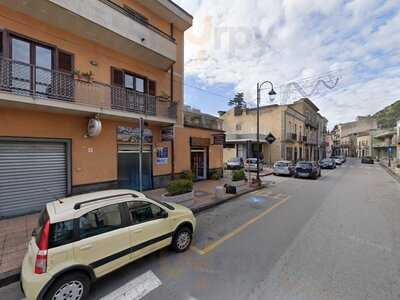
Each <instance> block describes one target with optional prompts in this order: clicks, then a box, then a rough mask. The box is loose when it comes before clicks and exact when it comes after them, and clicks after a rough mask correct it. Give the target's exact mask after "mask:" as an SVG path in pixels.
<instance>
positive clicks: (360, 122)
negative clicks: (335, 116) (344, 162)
mask: <svg viewBox="0 0 400 300" xmlns="http://www.w3.org/2000/svg"><path fill="white" fill-rule="evenodd" d="M376 128H378V124H377V121H376V119H375V118H374V117H372V116H358V117H357V120H356V121H353V122H347V123H341V124H338V125H337V127H336V135H337V139H338V140H337V141H338V143H337V145H335V148H336V149H335V152H336V155H345V156H351V157H357V156H358V144H357V137H358V135H359V134H363V133H365V132H368V131H370V130H372V129H376Z"/></svg>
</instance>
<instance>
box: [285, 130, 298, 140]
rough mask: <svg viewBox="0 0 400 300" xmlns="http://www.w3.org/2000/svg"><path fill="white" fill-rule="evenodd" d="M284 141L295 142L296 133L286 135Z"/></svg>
mask: <svg viewBox="0 0 400 300" xmlns="http://www.w3.org/2000/svg"><path fill="white" fill-rule="evenodd" d="M286 140H287V141H291V142H294V141H296V140H297V134H296V133H289V132H288V133H286Z"/></svg>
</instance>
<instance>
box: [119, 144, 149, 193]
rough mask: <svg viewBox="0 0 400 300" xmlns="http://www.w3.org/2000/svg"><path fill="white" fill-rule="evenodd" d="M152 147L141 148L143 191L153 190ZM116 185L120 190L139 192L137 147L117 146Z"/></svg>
mask: <svg viewBox="0 0 400 300" xmlns="http://www.w3.org/2000/svg"><path fill="white" fill-rule="evenodd" d="M151 154H152V147H151V146H149V145H144V146H143V160H142V173H143V177H142V178H143V190H149V189H152V188H153V180H152V177H153V176H152V155H151ZM118 185H119V187H120V188H126V189H133V190H139V188H140V186H139V145H118Z"/></svg>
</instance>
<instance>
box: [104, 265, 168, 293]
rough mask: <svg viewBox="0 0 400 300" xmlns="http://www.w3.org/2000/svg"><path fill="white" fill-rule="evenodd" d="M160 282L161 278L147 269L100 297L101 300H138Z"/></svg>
mask: <svg viewBox="0 0 400 300" xmlns="http://www.w3.org/2000/svg"><path fill="white" fill-rule="evenodd" d="M161 284H162V283H161V280H160V279H158V277H157V276H156V275H155V274H154V273H153V272H152V271H147V272H146V273H144V274H142V275H140V276H138V277H136V278H134V279H132V280H131V281H129V282H127V283H126V284H124V285H123V286H121V287H120V288H118V289H116V290H115V291H113V292H112V293H110V294H108V295H107V296H105V297H103V298H101V300H139V299H142V298H143V297H144V296H146V295H147V294H148V293H150V292H151V291H152V290H154V289H156V288H158V287H159V286H160V285H161Z"/></svg>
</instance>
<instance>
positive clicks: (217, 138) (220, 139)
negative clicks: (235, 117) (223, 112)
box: [213, 133, 225, 145]
mask: <svg viewBox="0 0 400 300" xmlns="http://www.w3.org/2000/svg"><path fill="white" fill-rule="evenodd" d="M213 138H214V145H223V144H225V133H218V134H213Z"/></svg>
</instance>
